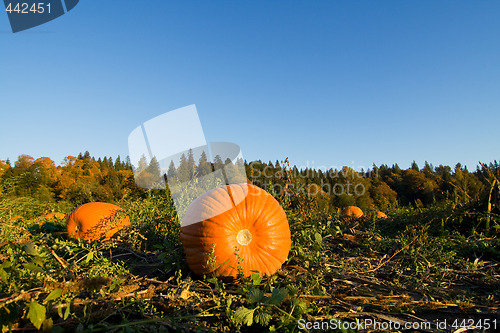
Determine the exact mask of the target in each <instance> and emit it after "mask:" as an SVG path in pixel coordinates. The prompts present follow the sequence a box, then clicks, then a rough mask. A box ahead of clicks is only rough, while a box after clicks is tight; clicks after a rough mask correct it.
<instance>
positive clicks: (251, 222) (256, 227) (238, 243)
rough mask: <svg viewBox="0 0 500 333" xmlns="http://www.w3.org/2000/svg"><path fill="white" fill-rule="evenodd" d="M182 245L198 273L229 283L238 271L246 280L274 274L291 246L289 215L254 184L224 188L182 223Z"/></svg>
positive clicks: (196, 204)
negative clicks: (255, 275)
mask: <svg viewBox="0 0 500 333" xmlns="http://www.w3.org/2000/svg"><path fill="white" fill-rule="evenodd" d="M181 241H182V245H183V247H184V252H185V254H186V259H187V263H188V265H189V267H190V268H191V270H192V271H193V272H194V273H195V274H198V275H204V274H214V275H215V276H218V277H221V278H227V279H232V278H236V277H238V275H239V271H238V267H240V270H242V273H243V275H244V276H250V275H251V274H252V273H253V272H258V273H259V274H260V275H261V276H263V275H265V274H267V275H272V274H274V273H275V272H276V271H277V270H278V269H279V268H280V267H281V265H282V264H283V263H284V262H285V260H286V258H287V256H288V252H289V251H290V246H291V238H290V228H289V225H288V220H287V217H286V214H285V211H284V210H283V208H281V206H280V204H279V203H278V202H277V201H276V199H274V198H273V196H272V195H270V194H269V193H267V192H266V191H264V190H263V189H261V188H260V187H257V186H255V185H250V184H232V185H226V186H223V187H219V188H216V189H213V190H210V191H208V192H206V193H205V194H203V195H201V196H200V197H198V198H197V199H196V200H194V201H193V202H192V203H191V205H189V207H188V209H187V211H186V214H185V216H184V218H183V221H182V225H181ZM213 244H215V245H213Z"/></svg>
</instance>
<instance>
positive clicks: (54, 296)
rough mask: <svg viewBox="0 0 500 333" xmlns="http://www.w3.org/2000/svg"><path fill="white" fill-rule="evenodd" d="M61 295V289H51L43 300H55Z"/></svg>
mask: <svg viewBox="0 0 500 333" xmlns="http://www.w3.org/2000/svg"><path fill="white" fill-rule="evenodd" d="M61 295H62V289H61V288H57V289H54V290H52V292H51V293H50V294H49V295H48V296H47V297H46V298H45V302H48V301H52V300H55V299H57V298H59V297H60V296H61Z"/></svg>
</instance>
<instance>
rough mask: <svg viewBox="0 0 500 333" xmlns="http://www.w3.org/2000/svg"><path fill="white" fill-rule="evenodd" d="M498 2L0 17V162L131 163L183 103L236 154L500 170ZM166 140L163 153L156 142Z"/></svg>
mask: <svg viewBox="0 0 500 333" xmlns="http://www.w3.org/2000/svg"><path fill="white" fill-rule="evenodd" d="M499 17H500V2H499V1H493V0H491V1H452V0H449V1H434V0H433V1H421V0H419V1H416V0H414V1H410V0H407V1H400V0H397V1H371V0H370V1H347V0H346V1H341V0H337V1H333V0H332V1H330V0H329V1H326V0H325V1H319V0H318V1H306V0H302V1H292V0H287V1H284V0H283V1H278V0H274V1H269V0H265V1H218V0H214V1H185V0H182V1H180V0H179V1H161V0H149V1H123V0H121V1H119V0H99V1H97V0H94V1H88V0H84V1H80V4H79V5H78V6H76V7H75V8H74V9H73V10H72V11H71V12H69V13H68V14H66V15H64V16H62V17H60V18H58V19H56V20H54V21H52V22H49V23H47V24H44V25H42V26H39V27H37V28H34V29H31V30H28V31H25V32H19V33H16V34H13V33H11V32H10V26H9V23H8V20H7V15H6V13H5V12H0V45H1V46H0V60H1V61H0V101H1V102H0V103H1V104H0V125H1V129H0V142H1V145H0V159H6V158H10V159H11V161H14V160H16V159H17V156H18V155H19V154H29V155H32V156H33V157H35V158H38V157H41V156H48V157H50V158H52V159H53V160H54V161H55V162H56V163H60V162H61V161H62V159H63V158H64V157H65V156H67V155H77V154H78V153H79V152H84V151H86V150H88V151H89V152H90V153H91V155H93V156H96V157H99V156H100V157H103V156H113V158H115V157H116V156H118V155H121V156H122V157H125V156H126V155H127V154H128V148H127V138H128V135H129V133H130V132H131V131H132V130H133V129H134V128H135V127H137V126H138V125H140V124H141V123H143V122H144V121H146V120H148V119H151V118H153V117H155V116H157V115H160V114H162V113H164V112H167V111H170V110H173V109H176V108H179V107H183V106H186V105H190V104H196V106H197V109H198V113H199V116H200V119H201V122H202V124H203V128H204V131H205V136H206V138H207V140H208V141H212V142H213V141H230V142H234V143H237V144H239V145H240V146H241V148H242V152H243V156H244V157H245V158H246V159H247V160H255V159H262V160H264V161H268V160H272V161H273V162H274V161H276V160H277V159H279V160H282V159H284V158H285V157H287V156H288V157H289V159H290V161H291V163H292V164H296V165H298V166H305V165H306V164H307V163H309V166H315V167H319V166H326V167H341V166H342V165H349V166H354V167H356V168H358V167H365V168H366V167H370V166H371V165H372V164H373V163H375V164H377V165H380V164H382V163H384V164H389V165H392V164H393V163H398V164H399V165H400V166H401V167H404V168H406V167H409V166H410V164H411V162H412V161H413V160H415V161H416V162H417V163H418V164H419V166H420V167H422V166H423V163H424V161H426V160H427V161H429V162H430V163H432V164H434V166H437V165H439V164H447V165H451V166H454V165H455V164H456V163H457V162H461V163H462V164H465V165H467V166H469V168H470V169H475V166H476V165H477V163H478V161H485V162H491V161H493V160H495V159H496V160H500V144H499V143H500V128H499V124H500V19H499ZM166 144H168V143H166Z"/></svg>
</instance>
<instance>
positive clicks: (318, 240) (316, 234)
mask: <svg viewBox="0 0 500 333" xmlns="http://www.w3.org/2000/svg"><path fill="white" fill-rule="evenodd" d="M314 239H315V240H316V243H318V244H322V243H323V237H321V235H320V234H318V233H315V234H314Z"/></svg>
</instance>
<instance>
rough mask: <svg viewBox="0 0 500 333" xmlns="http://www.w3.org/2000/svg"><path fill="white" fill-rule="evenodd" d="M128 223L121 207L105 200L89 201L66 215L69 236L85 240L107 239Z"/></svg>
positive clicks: (127, 218)
mask: <svg viewBox="0 0 500 333" xmlns="http://www.w3.org/2000/svg"><path fill="white" fill-rule="evenodd" d="M127 225H130V219H129V217H128V216H127V215H126V214H125V213H124V212H123V209H122V208H120V207H118V206H116V205H113V204H110V203H105V202H90V203H86V204H84V205H81V206H80V207H78V208H76V209H75V210H74V211H73V212H71V214H70V215H69V216H68V219H67V222H66V228H67V230H68V235H69V236H70V237H75V238H80V239H85V240H89V241H92V240H100V239H102V238H104V240H108V239H109V238H111V237H112V236H113V235H114V234H115V233H116V232H118V231H119V230H120V229H122V228H123V227H124V226H127Z"/></svg>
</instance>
